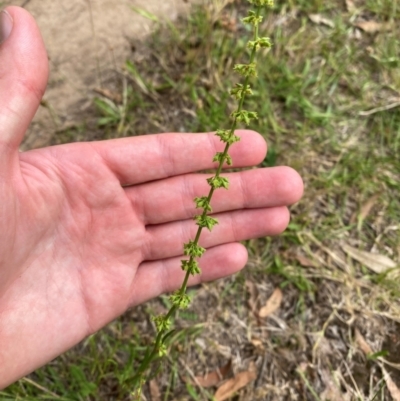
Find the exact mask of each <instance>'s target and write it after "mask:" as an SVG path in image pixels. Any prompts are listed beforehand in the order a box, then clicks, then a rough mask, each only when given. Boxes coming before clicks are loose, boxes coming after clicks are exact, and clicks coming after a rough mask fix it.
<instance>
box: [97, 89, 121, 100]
mask: <svg viewBox="0 0 400 401" xmlns="http://www.w3.org/2000/svg"><path fill="white" fill-rule="evenodd" d="M93 90H94V91H95V92H96V93H98V94H99V95H102V96H104V97H106V98H107V99H110V100H112V101H113V102H114V103H117V104H120V103H122V96H121V95H120V94H119V93H115V92H111V91H110V90H108V89H103V88H94V89H93Z"/></svg>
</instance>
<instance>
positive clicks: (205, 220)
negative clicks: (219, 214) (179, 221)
mask: <svg viewBox="0 0 400 401" xmlns="http://www.w3.org/2000/svg"><path fill="white" fill-rule="evenodd" d="M193 220H195V221H196V224H197V225H198V226H199V227H204V228H207V229H208V230H209V231H211V230H212V229H213V227H214V226H215V225H216V224H218V220H217V219H214V218H213V217H210V216H204V215H202V214H201V215H199V216H195V217H194V218H193Z"/></svg>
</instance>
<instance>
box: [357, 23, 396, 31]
mask: <svg viewBox="0 0 400 401" xmlns="http://www.w3.org/2000/svg"><path fill="white" fill-rule="evenodd" d="M355 26H356V27H357V28H360V29H361V30H363V31H364V32H367V33H376V32H382V31H388V30H390V28H391V27H390V25H388V24H384V23H382V22H377V21H372V20H371V21H360V22H357V23H356V24H355Z"/></svg>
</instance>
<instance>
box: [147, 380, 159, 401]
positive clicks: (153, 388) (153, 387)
mask: <svg viewBox="0 0 400 401" xmlns="http://www.w3.org/2000/svg"><path fill="white" fill-rule="evenodd" d="M149 387H150V395H151V401H160V400H161V393H160V388H159V387H158V384H157V382H156V381H155V380H150V383H149Z"/></svg>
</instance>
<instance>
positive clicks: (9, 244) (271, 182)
mask: <svg viewBox="0 0 400 401" xmlns="http://www.w3.org/2000/svg"><path fill="white" fill-rule="evenodd" d="M8 12H9V14H10V15H11V16H12V18H13V20H14V24H13V29H12V32H11V35H10V37H9V38H8V39H7V40H6V41H5V42H4V43H3V44H2V45H1V46H0V152H1V157H0V202H1V203H0V206H1V207H0V224H1V227H2V230H1V234H0V344H1V347H0V387H4V386H6V385H7V384H9V383H11V382H12V381H14V380H16V379H18V378H19V377H21V376H23V375H25V374H27V373H29V372H30V371H32V370H34V369H35V368H37V367H39V366H41V365H43V364H44V363H46V362H47V361H49V360H51V359H52V358H54V357H56V356H57V355H59V354H60V353H62V352H64V351H65V350H67V349H68V348H70V347H72V346H73V345H75V344H77V343H78V342H79V341H81V340H82V339H83V338H85V336H87V335H89V334H91V333H93V332H95V331H96V330H98V329H100V328H101V327H103V326H104V325H105V324H106V323H108V322H109V321H111V320H112V319H114V318H115V317H117V316H118V315H120V314H121V313H123V312H124V311H125V310H126V309H127V308H128V307H130V306H134V305H137V304H139V303H141V302H144V301H145V300H147V299H150V298H152V297H155V296H157V295H159V294H161V293H163V292H167V291H172V290H174V289H176V288H178V287H179V285H180V284H181V282H182V278H183V272H182V271H181V270H180V263H179V260H180V259H181V258H182V253H183V243H184V242H187V241H188V240H189V239H191V238H193V236H194V233H195V231H196V228H197V227H196V226H195V224H194V222H193V220H192V217H193V215H194V214H195V213H196V210H195V205H194V203H193V198H194V197H196V196H202V195H204V194H206V192H207V191H208V189H209V187H208V184H207V183H206V180H205V178H206V177H209V176H210V175H205V174H198V173H196V171H200V170H204V169H208V168H212V167H215V163H212V162H211V160H212V156H213V155H214V154H215V152H216V151H219V150H221V148H222V145H223V144H222V143H221V142H219V139H218V138H217V137H215V136H214V135H212V134H160V135H149V136H142V137H136V138H125V139H118V140H110V141H102V142H92V143H76V144H69V145H62V146H55V147H49V148H44V149H37V150H33V151H29V152H24V153H19V152H18V146H19V143H20V141H21V140H22V138H23V135H24V133H25V131H26V128H27V126H28V125H29V123H30V121H31V118H32V116H33V114H34V112H35V110H36V108H37V107H38V104H39V101H40V98H41V94H42V93H43V91H44V88H45V85H46V80H47V60H46V53H45V50H44V47H43V44H42V41H41V38H40V33H39V31H38V29H37V27H36V25H35V22H34V21H33V19H32V18H31V17H30V16H29V14H27V13H26V12H25V11H24V10H22V9H19V8H16V7H10V8H8ZM27 61H28V63H27ZM10 66H12V68H10ZM239 134H240V135H241V137H242V141H241V142H239V143H238V144H237V145H234V146H233V147H232V152H231V155H232V157H233V160H234V165H235V167H244V166H251V165H254V164H257V163H259V162H260V161H262V159H263V158H264V156H265V151H266V145H265V142H264V140H263V139H262V137H261V136H260V135H258V134H256V133H254V132H251V131H242V132H240V133H239ZM229 178H230V183H231V189H230V190H229V196H227V195H228V193H226V192H225V191H224V190H219V191H217V192H216V194H215V196H214V198H213V204H212V206H213V212H214V213H215V214H216V216H217V218H218V219H219V225H218V226H217V227H216V228H215V229H214V230H213V232H212V233H208V232H207V233H205V232H204V235H203V236H202V239H201V240H200V244H201V245H202V246H205V247H207V248H210V249H209V251H208V252H207V253H206V254H205V255H204V257H203V258H202V259H201V261H200V266H201V267H202V271H203V272H202V274H201V275H200V276H198V277H195V278H193V281H192V283H196V282H199V281H204V280H212V279H216V278H219V277H223V276H226V275H229V274H232V273H233V272H235V271H237V270H239V269H240V268H242V267H243V266H244V265H245V263H246V260H247V252H246V250H245V248H244V247H243V246H242V245H240V244H238V243H237V241H241V240H244V239H247V238H254V237H259V236H265V235H274V234H277V233H279V232H281V231H282V230H283V229H284V228H285V227H286V225H287V223H288V221H289V213H288V210H287V207H286V206H287V205H289V204H291V203H294V202H296V201H297V200H298V199H299V198H300V196H301V193H302V183H301V179H300V178H299V176H298V175H297V173H295V172H294V171H293V170H291V169H289V168H286V167H279V168H274V169H256V170H249V171H245V172H241V173H231V174H229Z"/></svg>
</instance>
